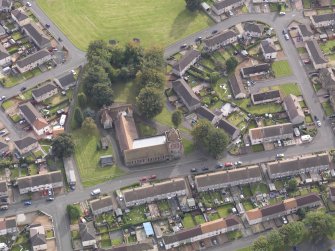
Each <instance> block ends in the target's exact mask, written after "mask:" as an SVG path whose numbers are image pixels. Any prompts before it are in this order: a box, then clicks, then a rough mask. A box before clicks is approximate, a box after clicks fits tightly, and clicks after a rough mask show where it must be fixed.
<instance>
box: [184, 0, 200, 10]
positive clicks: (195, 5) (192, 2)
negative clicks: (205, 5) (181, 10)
mask: <svg viewBox="0 0 335 251" xmlns="http://www.w3.org/2000/svg"><path fill="white" fill-rule="evenodd" d="M185 2H186V8H187V9H189V10H190V11H196V10H198V9H199V7H200V4H201V0H185Z"/></svg>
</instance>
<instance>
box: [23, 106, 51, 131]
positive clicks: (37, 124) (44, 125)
mask: <svg viewBox="0 0 335 251" xmlns="http://www.w3.org/2000/svg"><path fill="white" fill-rule="evenodd" d="M19 111H20V114H21V115H22V116H23V118H24V119H25V120H26V121H27V122H28V123H29V124H30V125H31V127H32V128H33V130H34V131H35V133H36V134H37V135H43V134H44V133H46V132H50V126H49V124H48V122H47V121H46V120H45V118H43V117H42V115H41V114H40V113H39V112H38V111H37V109H36V108H35V107H34V106H33V105H32V103H30V102H27V103H24V104H22V105H19Z"/></svg>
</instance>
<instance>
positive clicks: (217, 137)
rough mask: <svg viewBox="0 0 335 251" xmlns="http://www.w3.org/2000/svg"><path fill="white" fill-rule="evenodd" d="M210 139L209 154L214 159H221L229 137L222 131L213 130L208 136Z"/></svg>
mask: <svg viewBox="0 0 335 251" xmlns="http://www.w3.org/2000/svg"><path fill="white" fill-rule="evenodd" d="M207 138H208V141H207V142H208V149H207V150H208V153H209V154H210V155H212V156H213V157H214V158H217V157H219V156H220V155H221V154H222V153H223V152H224V150H226V147H227V144H228V141H229V139H228V135H227V134H226V133H225V132H224V131H223V130H221V129H218V128H212V129H211V130H210V132H209V134H208V136H207Z"/></svg>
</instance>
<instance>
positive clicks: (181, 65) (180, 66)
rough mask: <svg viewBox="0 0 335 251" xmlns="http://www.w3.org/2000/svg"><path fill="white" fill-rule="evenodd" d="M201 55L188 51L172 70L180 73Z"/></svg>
mask: <svg viewBox="0 0 335 251" xmlns="http://www.w3.org/2000/svg"><path fill="white" fill-rule="evenodd" d="M200 55H201V53H200V52H199V51H197V50H189V51H187V52H186V53H185V55H184V56H183V57H182V58H181V59H180V60H179V61H178V62H176V63H175V64H174V65H173V69H175V70H177V71H179V72H181V71H183V70H184V69H185V68H186V67H188V65H189V64H190V63H191V62H192V61H193V60H194V59H195V58H197V57H199V56H200Z"/></svg>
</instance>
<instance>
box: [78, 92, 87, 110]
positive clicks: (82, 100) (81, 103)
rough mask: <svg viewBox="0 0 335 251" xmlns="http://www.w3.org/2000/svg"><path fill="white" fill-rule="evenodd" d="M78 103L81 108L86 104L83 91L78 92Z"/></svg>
mask: <svg viewBox="0 0 335 251" xmlns="http://www.w3.org/2000/svg"><path fill="white" fill-rule="evenodd" d="M78 104H79V106H80V107H82V108H83V107H85V106H86V105H87V97H86V95H85V93H83V92H80V93H79V94H78Z"/></svg>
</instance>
